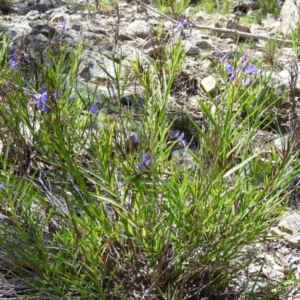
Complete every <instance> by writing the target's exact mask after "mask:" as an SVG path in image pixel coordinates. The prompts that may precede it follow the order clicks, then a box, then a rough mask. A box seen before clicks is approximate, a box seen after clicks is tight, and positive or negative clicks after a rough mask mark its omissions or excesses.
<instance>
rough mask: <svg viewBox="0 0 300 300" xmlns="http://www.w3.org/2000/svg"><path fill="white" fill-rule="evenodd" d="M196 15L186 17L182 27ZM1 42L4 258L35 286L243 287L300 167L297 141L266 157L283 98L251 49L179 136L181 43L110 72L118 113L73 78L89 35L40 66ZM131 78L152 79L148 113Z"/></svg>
mask: <svg viewBox="0 0 300 300" xmlns="http://www.w3.org/2000/svg"><path fill="white" fill-rule="evenodd" d="M173 13H174V14H176V13H177V10H176V9H175V8H174V9H173ZM187 23H188V21H187V20H185V19H182V21H180V22H179V23H178V24H177V25H178V31H179V34H180V35H181V36H182V37H183V38H184V33H185V32H186V31H185V30H186V28H187V27H188V24H187ZM64 25H65V24H64ZM63 30H67V28H65V27H63ZM1 40H2V41H1V42H2V48H1V53H0V63H1V66H2V68H1V75H2V76H1V78H2V79H1V82H0V85H1V86H0V88H1V92H0V97H1V101H0V113H1V120H0V140H1V141H2V153H1V156H0V163H1V167H2V168H1V171H0V183H1V185H0V206H1V216H0V217H1V222H0V242H1V245H2V247H3V250H4V251H5V253H6V256H7V264H9V265H10V266H12V267H13V268H14V270H15V272H16V273H17V274H18V275H19V276H21V277H25V278H26V277H28V276H30V275H31V277H30V282H28V284H30V285H31V286H32V287H34V288H36V289H37V292H35V293H33V294H35V296H36V297H40V298H44V297H45V298H50V299H51V298H52V299H153V298H154V297H163V298H164V299H188V298H189V299H201V298H205V297H214V296H218V295H224V294H225V293H227V294H231V293H232V295H233V294H234V291H230V290H228V286H229V283H230V282H231V281H232V280H233V279H235V278H236V277H237V274H238V272H239V271H240V270H242V269H244V268H245V267H246V266H247V265H249V264H250V262H251V261H252V260H253V258H254V255H255V254H253V256H249V257H242V249H243V248H244V247H245V246H247V245H250V244H252V243H262V242H264V241H266V239H270V237H268V232H269V228H270V226H272V224H273V223H274V221H275V220H276V219H277V218H278V217H279V216H280V215H281V214H282V212H283V211H284V210H285V206H284V205H283V202H284V201H285V199H286V197H287V192H286V190H287V188H288V187H289V185H290V183H291V182H292V181H293V179H294V177H295V175H296V174H298V173H299V168H300V166H299V163H298V162H297V160H296V159H295V158H296V157H297V156H298V155H299V153H298V149H295V148H293V145H291V147H290V151H288V152H286V153H284V155H282V153H280V152H278V151H276V149H275V148H271V149H270V151H269V156H267V157H266V156H265V155H264V156H263V155H262V154H263V149H261V150H259V151H257V149H254V147H253V139H254V137H255V135H256V133H257V131H258V130H259V129H262V128H263V129H265V128H267V127H268V125H269V123H268V121H266V119H265V118H264V117H263V115H264V113H265V112H266V111H268V110H269V109H270V107H273V105H274V101H275V100H274V99H273V98H272V97H273V96H274V95H273V94H268V93H266V94H265V95H264V97H263V98H259V97H257V95H258V93H259V91H260V90H261V89H263V88H264V87H265V86H267V84H268V77H265V75H264V72H263V68H262V67H259V66H258V65H257V62H256V61H255V60H254V59H253V58H251V57H247V56H246V55H240V56H238V57H234V58H233V59H232V60H229V58H228V54H226V55H225V56H223V57H222V58H221V61H220V63H221V69H220V75H221V76H222V77H223V78H224V79H225V80H224V81H225V82H226V84H225V88H224V90H223V92H222V94H221V96H222V97H221V101H220V102H218V101H217V100H215V99H212V98H210V99H206V98H201V97H199V99H198V103H199V106H200V107H201V110H202V112H203V127H200V126H199V125H198V124H196V123H195V122H194V120H193V119H192V118H189V122H190V123H191V124H192V125H193V128H194V129H195V133H194V135H195V136H194V137H192V136H190V134H189V135H187V134H186V133H185V132H184V130H183V129H180V130H176V133H175V134H172V130H173V129H174V127H173V126H174V124H175V122H176V116H174V118H173V119H170V116H169V111H168V103H169V97H170V94H171V93H172V87H173V83H174V79H175V78H176V76H177V75H178V74H179V72H180V71H181V70H182V65H183V61H184V51H183V49H182V45H181V41H180V40H179V41H178V42H177V43H174V44H172V45H169V46H166V45H164V47H162V48H161V51H160V52H159V55H158V56H157V57H156V61H155V62H154V63H153V64H152V65H151V66H150V67H149V68H148V69H142V68H141V66H140V65H139V64H138V63H136V64H133V65H132V66H131V70H130V74H127V75H126V77H125V78H123V77H122V76H121V74H122V68H123V63H122V59H120V60H119V61H118V63H117V62H115V63H114V66H115V68H114V70H115V72H114V74H110V73H108V72H107V71H106V70H105V69H103V71H104V72H106V74H107V77H108V78H109V80H110V83H111V86H112V88H113V89H114V91H115V94H116V95H117V98H118V101H119V102H118V110H117V111H115V110H114V112H113V113H110V114H109V113H104V110H103V108H104V104H103V103H100V104H99V103H96V101H95V97H96V93H97V91H96V92H95V93H94V95H89V97H87V96H86V95H85V94H83V93H81V92H78V91H76V90H75V88H74V86H75V81H76V77H77V69H78V65H79V60H80V55H81V51H82V48H83V43H84V41H83V40H82V41H81V42H80V43H79V45H78V47H77V49H74V50H73V51H71V52H70V51H68V53H66V51H65V49H64V47H63V45H60V48H59V49H60V55H54V53H53V52H52V49H50V48H49V49H48V55H49V56H48V61H39V63H36V62H33V61H32V62H31V63H32V67H33V66H34V68H36V70H35V74H36V75H35V76H32V77H31V76H28V70H29V71H30V70H31V69H30V67H31V65H29V66H28V65H26V66H24V65H23V64H22V58H21V57H20V53H18V52H14V53H13V54H12V55H8V53H9V51H8V43H7V40H6V37H5V36H4V35H2V36H1ZM129 77H131V78H133V77H134V78H135V80H136V81H137V83H138V84H139V85H140V86H141V87H142V90H143V95H142V96H143V98H144V100H145V101H144V104H143V105H144V107H143V109H141V110H140V111H139V112H138V114H137V113H135V112H134V111H133V110H130V109H127V110H124V109H123V107H122V103H121V99H122V98H123V96H124V91H125V90H126V87H127V83H128V80H129ZM74 92H75V93H74ZM74 94H75V97H74V99H72V100H71V99H70V98H71V95H74ZM270 95H271V96H270ZM269 96H270V97H269ZM133 98H134V99H133V101H136V102H138V101H137V99H136V97H133ZM107 100H108V101H107V102H108V103H109V102H112V101H113V99H107ZM105 105H106V104H105ZM193 139H196V140H197V144H196V146H195V143H192V141H193ZM175 150H176V151H179V152H177V155H185V156H187V157H189V161H191V162H192V163H191V164H190V165H189V167H187V166H186V164H185V163H184V162H183V163H180V159H179V160H176V159H174V157H175V156H174V155H173V154H174V151H175ZM178 153H179V154H178ZM283 289H284V287H283ZM185 297H187V298H185Z"/></svg>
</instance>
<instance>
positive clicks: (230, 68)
mask: <svg viewBox="0 0 300 300" xmlns="http://www.w3.org/2000/svg"><path fill="white" fill-rule="evenodd" d="M225 71H226V72H228V73H232V72H233V66H232V65H231V64H228V65H227V66H226V67H225Z"/></svg>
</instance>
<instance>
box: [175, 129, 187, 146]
mask: <svg viewBox="0 0 300 300" xmlns="http://www.w3.org/2000/svg"><path fill="white" fill-rule="evenodd" d="M183 138H184V132H182V133H180V131H178V132H177V133H176V134H175V139H177V142H178V144H179V145H181V146H184V147H185V143H186V142H185V140H184V139H183Z"/></svg>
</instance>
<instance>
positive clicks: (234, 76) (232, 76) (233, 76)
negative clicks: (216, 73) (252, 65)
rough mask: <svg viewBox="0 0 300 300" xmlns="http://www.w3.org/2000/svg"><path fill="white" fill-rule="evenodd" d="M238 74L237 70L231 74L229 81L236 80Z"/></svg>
mask: <svg viewBox="0 0 300 300" xmlns="http://www.w3.org/2000/svg"><path fill="white" fill-rule="evenodd" d="M236 76H237V72H236V71H235V72H234V73H232V74H231V76H230V77H229V81H234V80H235V79H236Z"/></svg>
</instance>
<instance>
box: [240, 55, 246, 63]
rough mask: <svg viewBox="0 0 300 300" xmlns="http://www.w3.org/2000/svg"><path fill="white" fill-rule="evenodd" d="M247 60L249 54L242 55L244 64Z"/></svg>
mask: <svg viewBox="0 0 300 300" xmlns="http://www.w3.org/2000/svg"><path fill="white" fill-rule="evenodd" d="M246 60H247V55H246V54H244V55H243V56H242V57H241V64H243V63H244V62H245V61H246Z"/></svg>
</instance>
